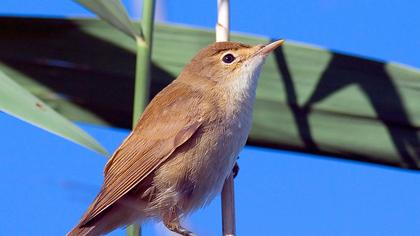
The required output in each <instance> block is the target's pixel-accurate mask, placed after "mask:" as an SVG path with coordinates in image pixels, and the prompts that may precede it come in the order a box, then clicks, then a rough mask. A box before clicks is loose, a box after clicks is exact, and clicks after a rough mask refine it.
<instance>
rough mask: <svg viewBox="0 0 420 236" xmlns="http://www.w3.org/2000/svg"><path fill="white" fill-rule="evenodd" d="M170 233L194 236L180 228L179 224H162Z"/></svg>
mask: <svg viewBox="0 0 420 236" xmlns="http://www.w3.org/2000/svg"><path fill="white" fill-rule="evenodd" d="M163 223H164V224H165V226H166V228H168V229H169V230H170V231H172V232H174V233H177V234H180V235H183V236H196V235H195V234H194V233H193V232H191V231H189V230H187V229H185V228H184V227H182V226H181V225H180V224H179V222H163Z"/></svg>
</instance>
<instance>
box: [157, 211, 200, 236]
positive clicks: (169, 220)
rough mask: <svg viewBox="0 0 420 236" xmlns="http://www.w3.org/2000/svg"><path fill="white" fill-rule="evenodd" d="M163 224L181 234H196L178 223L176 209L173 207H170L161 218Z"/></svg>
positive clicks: (185, 235) (189, 235)
mask: <svg viewBox="0 0 420 236" xmlns="http://www.w3.org/2000/svg"><path fill="white" fill-rule="evenodd" d="M163 224H164V225H165V226H166V228H168V229H169V230H170V231H172V232H174V233H177V234H180V235H183V236H196V235H195V234H194V233H193V232H191V231H189V230H187V229H185V228H184V227H182V226H181V224H180V223H179V215H178V211H177V210H176V209H175V208H172V209H171V210H170V212H169V214H168V215H166V217H164V218H163Z"/></svg>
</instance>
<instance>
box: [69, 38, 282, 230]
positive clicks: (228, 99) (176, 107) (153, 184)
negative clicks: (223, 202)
mask: <svg viewBox="0 0 420 236" xmlns="http://www.w3.org/2000/svg"><path fill="white" fill-rule="evenodd" d="M281 43H282V42H279V41H277V43H272V44H270V45H269V46H265V47H264V46H254V47H251V46H248V45H243V44H240V43H231V42H225V43H214V44H212V45H210V46H208V47H207V48H205V49H203V50H201V51H200V52H199V53H198V55H197V56H196V57H194V58H193V59H192V61H191V62H190V63H189V64H188V65H187V66H186V67H185V69H184V70H183V72H182V73H181V74H180V76H179V77H178V78H177V79H176V80H174V81H173V82H172V83H171V84H170V85H168V86H167V87H166V88H165V89H163V90H162V91H161V92H160V93H159V94H158V95H156V97H155V98H154V99H153V100H152V101H151V102H150V104H149V106H148V107H147V108H146V110H145V111H144V113H143V115H142V117H141V118H140V120H139V122H138V124H137V126H136V127H135V129H134V130H133V131H132V132H131V133H130V135H129V136H128V137H127V138H126V139H125V140H124V142H123V143H122V144H121V145H120V147H119V148H118V149H117V150H116V151H115V153H114V154H113V156H112V158H111V159H110V160H109V161H108V163H107V164H106V166H105V170H104V175H105V179H104V183H103V186H102V188H101V191H100V192H99V194H98V196H97V197H96V199H95V200H94V202H93V203H92V204H91V206H90V207H89V208H88V210H87V212H86V213H85V214H84V216H83V217H82V219H81V220H80V223H79V224H78V225H77V226H76V227H75V228H74V229H73V230H72V231H71V232H69V234H68V235H101V234H105V233H107V232H109V231H112V230H113V229H115V228H117V227H120V226H124V225H127V224H130V223H132V222H134V221H136V220H140V221H141V220H145V219H147V218H156V219H158V220H163V222H164V224H165V225H166V226H167V227H168V228H169V229H170V230H172V231H174V232H178V233H180V234H183V235H192V233H191V232H189V231H188V230H186V229H184V228H182V226H180V225H179V218H180V217H182V216H184V215H185V214H188V213H190V212H191V211H193V210H194V209H196V208H199V207H201V206H203V205H205V204H206V203H208V202H209V201H210V200H211V199H212V198H213V197H214V196H215V195H216V194H217V193H219V192H220V190H221V187H222V184H223V182H224V180H225V179H226V177H227V176H228V174H229V173H230V171H231V170H232V167H233V165H234V163H235V159H236V156H237V155H238V153H239V151H240V150H241V149H242V147H243V146H244V145H245V141H246V138H247V135H248V133H249V130H250V127H251V120H252V105H253V101H254V99H255V88H256V82H257V78H258V74H259V70H260V68H261V65H262V64H263V61H264V58H265V56H266V55H267V54H268V52H270V51H272V50H273V49H274V48H275V47H277V46H279V45H280V44H281ZM227 54H230V55H233V58H234V59H233V61H232V62H230V60H227V59H226V55H227ZM228 59H229V58H228ZM230 59H231V58H230ZM226 61H229V63H226Z"/></svg>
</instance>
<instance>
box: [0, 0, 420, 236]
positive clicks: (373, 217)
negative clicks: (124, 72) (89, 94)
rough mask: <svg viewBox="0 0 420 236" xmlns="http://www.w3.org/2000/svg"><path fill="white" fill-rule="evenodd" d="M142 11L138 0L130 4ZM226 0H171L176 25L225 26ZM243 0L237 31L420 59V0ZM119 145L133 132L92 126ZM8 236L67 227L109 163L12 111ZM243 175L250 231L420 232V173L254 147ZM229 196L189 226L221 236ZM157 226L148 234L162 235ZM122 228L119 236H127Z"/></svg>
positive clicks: (44, 10)
mask: <svg viewBox="0 0 420 236" xmlns="http://www.w3.org/2000/svg"><path fill="white" fill-rule="evenodd" d="M124 2H125V4H126V6H127V7H129V8H130V10H129V11H130V13H131V15H133V16H137V15H138V13H137V12H138V11H137V8H136V6H137V5H136V4H134V3H133V2H131V1H124ZM215 2H216V1H215V0H214V1H213V0H206V1H187V0H177V1H168V0H167V1H165V2H163V3H162V4H161V6H163V7H162V8H161V11H160V12H161V14H160V16H161V18H162V17H163V18H164V19H165V20H166V21H169V22H174V23H180V24H189V25H196V26H200V27H208V28H213V26H214V22H215V19H216V13H215V10H216V4H215ZM255 2H256V1H251V0H242V1H232V6H231V8H232V28H233V30H234V31H241V32H246V33H253V34H260V35H266V36H270V37H273V38H286V39H291V40H295V41H303V42H307V43H311V44H316V45H320V46H323V47H326V48H332V49H335V50H339V51H343V52H347V53H352V54H358V55H364V56H369V57H373V58H378V59H381V60H391V61H396V62H401V63H404V64H408V65H412V66H415V67H420V61H419V60H418V58H419V56H420V40H418V36H419V35H420V15H419V14H418V9H419V8H420V2H418V1H379V0H371V1H366V0H353V1H338V0H301V1H293V0H282V1H274V0H271V1H268V0H260V1H258V4H255ZM0 14H1V15H27V14H30V15H38V16H88V15H89V13H88V12H86V11H85V10H84V9H83V8H81V7H79V6H78V5H77V4H75V3H73V2H72V1H64V0H39V1H28V0H22V1H15V0H2V1H1V3H0ZM81 126H82V128H84V129H85V130H87V131H88V132H89V133H91V134H92V135H93V136H95V137H96V138H97V139H98V140H100V142H101V143H102V144H104V145H105V146H106V147H107V148H108V150H110V151H112V150H114V149H115V148H116V147H117V146H118V144H119V143H120V142H121V140H122V139H123V138H124V137H125V135H127V131H126V130H118V129H105V128H102V127H95V126H90V125H84V124H81ZM0 130H1V131H2V136H0V141H1V143H2V145H1V147H2V148H3V157H2V158H0V186H1V188H2V193H3V194H1V195H0V201H1V202H2V203H3V204H0V220H1V221H0V222H2V223H0V225H1V227H0V235H11V234H18V235H63V234H64V233H65V232H67V230H68V229H70V228H71V227H72V226H73V225H74V224H75V223H76V222H77V221H78V219H79V217H80V215H81V214H82V213H83V211H84V210H85V209H86V207H87V205H88V204H89V203H90V201H91V200H92V199H93V197H94V196H95V194H96V193H97V191H98V189H99V187H100V184H101V181H102V168H103V165H104V163H105V161H106V160H105V159H104V158H103V157H101V156H99V155H97V154H95V153H92V152H90V151H87V150H85V149H83V148H81V147H79V146H77V145H74V144H72V143H69V142H67V141H65V140H62V139H60V138H58V137H55V136H53V135H51V134H49V133H46V132H45V131H42V130H39V129H37V128H34V127H32V126H30V125H28V124H25V123H24V122H21V121H18V120H16V119H14V118H12V117H10V116H8V115H6V114H3V113H0ZM239 164H240V167H241V170H240V173H239V176H238V178H237V180H236V196H237V197H236V201H237V230H238V235H299V236H301V235H310V236H315V235H320V236H328V235H331V236H341V235H343V236H344V235H359V236H363V235H389V236H391V235H398V236H405V235H408V236H409V235H418V234H419V232H420V224H419V219H420V204H418V197H417V196H419V195H420V187H419V186H420V175H419V174H418V173H417V172H411V171H404V170H399V169H395V168H389V167H381V166H377V165H370V164H363V163H358V162H351V161H342V160H337V159H331V158H325V157H319V156H313V155H302V154H297V153H292V152H283V151H274V150H268V149H261V148H254V147H246V148H245V150H244V151H243V152H242V153H241V159H240V161H239ZM219 206H220V201H219V199H216V200H215V201H214V202H213V203H212V204H211V205H210V206H209V207H207V208H205V209H203V210H200V211H198V212H197V213H196V214H193V215H192V216H191V217H190V218H188V219H187V220H186V221H187V222H186V224H188V225H190V226H191V228H192V229H193V230H194V231H195V232H197V233H198V234H199V235H200V236H201V235H204V236H207V235H208V236H212V235H220V231H221V225H220V207H219ZM158 227H159V226H155V225H154V224H147V225H146V226H145V235H159V232H160V230H157V229H156V228H158ZM123 234H124V232H123V231H121V230H120V231H117V232H115V233H114V234H113V235H123Z"/></svg>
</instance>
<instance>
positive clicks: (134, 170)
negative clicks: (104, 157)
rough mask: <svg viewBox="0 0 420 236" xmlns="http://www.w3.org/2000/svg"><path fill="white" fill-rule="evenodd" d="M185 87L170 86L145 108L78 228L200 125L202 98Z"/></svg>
mask: <svg viewBox="0 0 420 236" xmlns="http://www.w3.org/2000/svg"><path fill="white" fill-rule="evenodd" d="M186 88H187V86H186V85H181V84H179V83H176V82H175V83H172V84H171V85H169V86H168V87H167V88H165V89H164V90H163V91H162V92H161V93H159V94H158V95H157V96H156V97H155V98H154V99H153V101H152V102H151V103H150V105H149V106H148V107H147V108H146V110H145V111H144V113H143V115H142V117H141V119H140V121H139V123H138V125H137V126H136V128H135V129H134V131H133V132H132V133H131V134H130V135H129V136H128V137H127V138H126V140H125V141H124V142H123V143H122V144H121V146H120V147H119V148H118V149H117V150H116V151H115V153H114V154H113V156H112V157H111V159H110V160H109V161H108V163H107V164H106V166H105V170H104V174H105V180H104V184H103V186H102V189H101V191H100V192H99V194H98V196H97V197H96V199H95V201H94V202H93V204H92V205H91V206H90V207H89V209H88V211H87V212H86V214H85V215H84V217H83V218H82V220H81V222H80V224H81V225H86V224H88V223H89V222H90V221H91V220H92V219H94V218H95V217H96V216H98V215H99V214H100V213H101V212H103V211H104V210H105V209H107V208H108V207H110V206H111V205H112V204H114V203H115V202H116V201H117V200H118V199H120V198H121V197H123V196H124V195H125V194H126V193H128V192H129V191H130V190H132V189H133V188H134V187H135V186H137V185H138V184H139V183H141V181H143V180H144V179H145V178H146V177H147V176H148V175H149V174H151V173H152V172H153V171H154V170H155V169H156V168H157V167H158V166H160V165H161V164H162V163H163V162H165V161H166V160H167V159H168V158H170V156H171V154H172V153H173V152H174V151H175V149H176V148H177V147H179V146H181V145H182V144H183V143H185V142H186V141H188V140H189V139H190V138H191V137H192V136H193V134H194V133H195V132H196V131H197V129H198V128H199V127H200V126H201V125H202V123H203V120H204V119H203V116H202V114H203V108H204V107H206V106H205V104H203V102H202V96H200V94H197V93H194V91H192V90H191V89H186ZM187 111H189V112H187Z"/></svg>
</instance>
